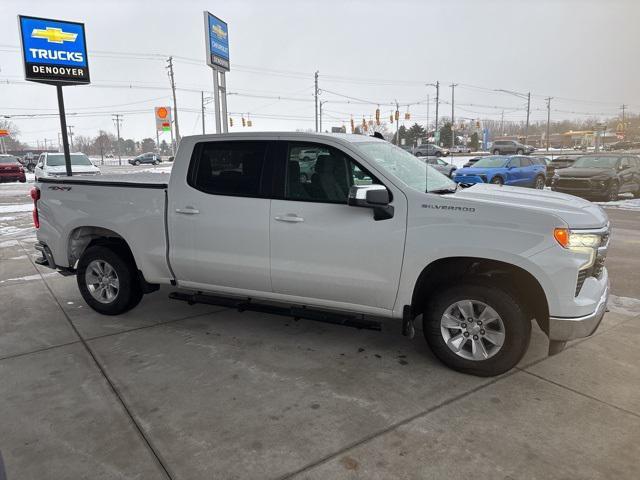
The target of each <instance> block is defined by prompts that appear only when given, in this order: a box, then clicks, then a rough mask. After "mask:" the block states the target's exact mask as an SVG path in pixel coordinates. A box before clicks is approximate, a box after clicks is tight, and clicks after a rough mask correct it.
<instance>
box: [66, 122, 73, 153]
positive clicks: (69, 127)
mask: <svg viewBox="0 0 640 480" xmlns="http://www.w3.org/2000/svg"><path fill="white" fill-rule="evenodd" d="M67 128H68V129H69V141H70V142H71V150H73V130H71V129H72V128H73V125H67Z"/></svg>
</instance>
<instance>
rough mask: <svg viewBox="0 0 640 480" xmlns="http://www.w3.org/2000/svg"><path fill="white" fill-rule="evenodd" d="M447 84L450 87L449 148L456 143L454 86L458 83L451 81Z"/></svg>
mask: <svg viewBox="0 0 640 480" xmlns="http://www.w3.org/2000/svg"><path fill="white" fill-rule="evenodd" d="M449 86H450V87H451V148H453V147H454V146H455V144H456V120H455V117H454V114H455V104H456V87H457V86H458V84H457V83H452V84H451V85H449Z"/></svg>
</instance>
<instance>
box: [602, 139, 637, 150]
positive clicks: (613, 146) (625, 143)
mask: <svg viewBox="0 0 640 480" xmlns="http://www.w3.org/2000/svg"><path fill="white" fill-rule="evenodd" d="M639 146H640V144H638V142H630V141H629V140H621V141H619V142H614V143H610V144H609V145H607V146H606V147H605V148H606V149H607V150H609V151H614V150H631V149H632V148H638V147H639Z"/></svg>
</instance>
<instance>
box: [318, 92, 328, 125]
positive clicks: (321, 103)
mask: <svg viewBox="0 0 640 480" xmlns="http://www.w3.org/2000/svg"><path fill="white" fill-rule="evenodd" d="M325 103H327V101H326V100H325V101H324V102H323V101H322V100H321V101H320V130H319V131H320V132H322V106H323V105H324V104H325Z"/></svg>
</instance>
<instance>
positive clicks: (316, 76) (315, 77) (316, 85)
mask: <svg viewBox="0 0 640 480" xmlns="http://www.w3.org/2000/svg"><path fill="white" fill-rule="evenodd" d="M318 73H319V72H318V70H316V73H315V74H314V79H315V81H314V83H315V90H314V91H315V93H314V97H315V103H316V132H317V131H318Z"/></svg>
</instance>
